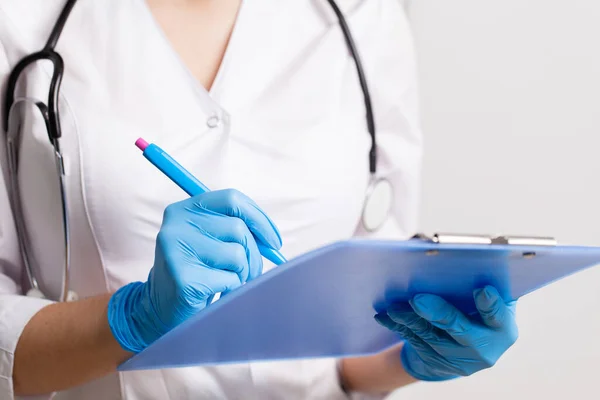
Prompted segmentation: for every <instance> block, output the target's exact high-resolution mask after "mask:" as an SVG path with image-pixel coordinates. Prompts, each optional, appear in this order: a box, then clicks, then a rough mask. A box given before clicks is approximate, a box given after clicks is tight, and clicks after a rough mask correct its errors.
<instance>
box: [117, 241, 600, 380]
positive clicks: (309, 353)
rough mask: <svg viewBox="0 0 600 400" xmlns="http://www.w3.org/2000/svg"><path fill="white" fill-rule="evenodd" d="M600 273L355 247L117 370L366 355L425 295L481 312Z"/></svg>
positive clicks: (332, 250)
mask: <svg viewBox="0 0 600 400" xmlns="http://www.w3.org/2000/svg"><path fill="white" fill-rule="evenodd" d="M597 264H600V248H596V247H577V246H558V245H556V244H555V243H554V242H553V241H552V240H551V239H526V238H505V237H501V238H491V237H485V236H468V237H467V236H459V235H453V236H452V235H451V236H442V235H435V236H433V237H431V238H428V237H425V236H418V237H416V238H414V239H412V240H407V241H401V242H393V241H371V240H365V241H363V240H350V241H344V242H339V243H334V244H331V245H329V246H326V247H323V248H321V249H318V250H315V251H312V252H310V253H307V254H305V255H302V256H300V257H298V258H296V259H293V260H291V261H290V262H288V263H287V264H284V265H282V266H280V267H277V268H276V269H273V270H271V271H269V272H268V273H266V274H264V275H263V276H261V277H260V278H258V279H256V280H254V281H252V282H250V283H248V284H246V285H244V286H243V287H242V288H240V289H238V290H236V291H235V292H233V293H231V294H229V295H228V296H226V297H224V298H222V299H220V300H218V301H217V302H215V303H213V304H212V305H210V306H209V307H207V308H206V309H204V310H203V311H202V312H200V313H199V314H197V315H196V316H195V317H193V318H191V319H190V320H188V321H187V322H186V323H184V324H182V325H180V326H179V327H177V328H176V329H174V330H172V331H171V332H169V333H168V334H166V335H164V336H163V337H162V338H160V339H159V340H158V341H156V342H155V343H153V344H152V345H151V346H149V347H148V348H147V349H145V350H144V351H143V352H141V353H139V354H137V355H135V356H133V357H132V358H131V359H129V360H128V361H126V362H125V363H123V364H122V365H121V366H120V367H119V370H121V371H128V370H142V369H163V368H173V367H187V366H199V365H216V364H230V363H246V362H260V361H274V360H290V359H306V358H322V357H345V356H356V355H368V354H372V353H376V352H379V351H382V350H385V349H386V348H388V347H391V346H394V345H396V344H398V343H399V342H400V341H401V339H400V338H399V337H398V336H396V335H395V334H393V333H391V332H390V331H388V330H387V329H385V328H383V327H381V326H380V325H378V324H377V323H376V322H375V320H374V319H373V316H374V315H375V313H376V312H377V310H379V309H381V308H382V307H383V306H385V305H386V304H388V303H391V302H394V301H406V300H408V299H409V298H410V297H412V296H413V295H414V294H417V293H433V294H438V295H440V296H443V297H445V298H446V299H447V300H449V301H451V302H452V303H454V304H455V305H456V306H457V307H459V308H460V309H461V310H462V311H464V312H466V313H469V314H471V313H473V312H475V306H474V303H473V299H472V291H473V289H474V288H476V287H481V286H483V285H486V284H491V285H494V286H495V287H497V288H498V290H499V291H500V293H501V295H502V296H503V297H504V299H505V300H516V299H518V298H520V297H522V296H524V295H526V294H528V293H530V292H533V291H535V290H536V289H539V288H541V287H543V286H546V285H548V284H550V283H552V282H555V281H557V280H559V279H562V278H564V277H567V276H569V275H572V274H574V273H576V272H579V271H582V270H584V269H587V268H590V267H592V266H594V265H597Z"/></svg>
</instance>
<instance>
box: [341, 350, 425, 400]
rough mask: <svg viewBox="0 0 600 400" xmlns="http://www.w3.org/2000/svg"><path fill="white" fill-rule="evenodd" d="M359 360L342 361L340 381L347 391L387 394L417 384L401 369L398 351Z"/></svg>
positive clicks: (348, 359) (347, 359) (389, 351)
mask: <svg viewBox="0 0 600 400" xmlns="http://www.w3.org/2000/svg"><path fill="white" fill-rule="evenodd" d="M401 348H402V346H399V347H395V348H392V349H390V350H388V351H386V352H383V353H380V354H377V355H374V356H368V357H359V358H346V359H344V360H342V365H341V379H342V382H343V384H344V386H345V387H346V389H347V390H348V391H352V392H361V393H373V394H379V393H384V394H385V393H389V392H392V391H394V390H396V389H399V388H401V387H403V386H407V385H409V384H411V383H415V382H417V380H416V379H414V378H413V377H411V376H410V375H409V374H408V373H407V372H406V371H405V370H404V367H402V362H401V361H400V349H401Z"/></svg>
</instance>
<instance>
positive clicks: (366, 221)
mask: <svg viewBox="0 0 600 400" xmlns="http://www.w3.org/2000/svg"><path fill="white" fill-rule="evenodd" d="M76 2H77V0H67V3H66V5H65V7H64V8H63V10H62V11H61V13H60V15H59V17H58V20H57V22H56V24H55V25H54V27H53V29H52V32H51V34H50V37H49V38H48V42H47V43H46V45H45V46H44V48H43V49H42V50H41V51H39V52H37V53H33V54H30V55H28V56H26V57H25V58H23V59H22V60H21V61H20V62H19V63H18V64H17V65H16V67H15V68H14V70H13V71H12V72H11V74H10V76H9V78H8V87H7V91H6V102H5V115H6V120H5V121H4V125H5V126H4V129H5V130H6V148H7V159H8V174H9V178H8V180H9V182H8V184H9V188H10V193H11V206H12V209H13V213H14V215H15V223H16V228H17V234H18V237H19V245H20V248H21V255H22V258H23V262H24V265H25V269H26V273H27V278H28V280H29V283H30V286H31V289H30V290H29V291H28V293H27V295H28V296H32V297H40V298H44V297H45V296H44V293H43V291H42V289H41V287H40V284H39V282H38V280H37V279H36V277H35V274H34V272H33V271H34V270H35V269H36V268H37V267H38V265H37V263H36V260H35V258H34V257H33V252H32V250H31V248H30V244H29V241H28V240H27V237H28V234H27V228H26V224H25V218H24V215H23V210H22V203H21V198H20V190H19V180H18V172H19V171H18V169H19V148H20V144H21V123H22V121H21V120H20V119H19V118H17V114H18V113H17V111H18V110H19V109H20V106H22V105H24V104H27V105H30V106H34V107H35V108H36V109H37V110H38V111H39V112H40V115H41V116H42V117H43V120H44V123H45V125H46V129H47V132H48V138H49V140H50V143H51V145H52V147H53V149H54V160H55V164H56V169H57V173H58V176H59V185H60V188H59V191H60V196H61V204H62V207H61V208H62V221H63V224H64V225H63V226H64V243H65V247H64V256H65V263H64V266H63V283H62V288H61V292H60V296H59V299H58V300H59V301H61V302H62V301H72V300H75V299H76V298H77V295H76V294H75V293H74V292H72V291H70V290H69V271H70V267H71V258H70V256H71V246H70V244H71V243H70V240H69V218H68V216H67V215H68V213H67V210H68V202H67V195H66V193H67V192H66V187H65V184H66V179H65V171H64V165H63V155H62V152H61V149H60V139H61V136H62V132H61V125H60V117H59V112H58V99H59V92H60V86H61V82H62V77H63V73H64V61H63V59H62V57H61V56H60V54H59V53H57V52H56V50H55V48H56V44H57V42H58V40H59V38H60V35H61V33H62V31H63V28H64V26H65V24H66V22H67V20H68V18H69V15H70V13H71V11H72V9H73V7H74V6H75V3H76ZM327 2H328V3H329V4H330V6H331V8H332V9H333V11H334V12H335V14H336V16H337V18H338V20H339V23H340V27H341V29H342V31H343V33H344V37H345V40H346V44H347V46H348V49H349V51H350V54H351V56H352V58H353V59H354V63H355V64H356V70H357V73H358V78H359V81H360V86H361V89H362V92H363V96H364V103H365V108H366V120H367V128H368V131H369V134H370V136H371V149H370V151H369V172H370V179H369V185H368V188H367V191H366V196H365V201H364V204H363V209H362V216H361V223H362V226H363V227H364V229H365V230H366V231H367V232H374V231H377V230H378V229H379V228H381V226H382V225H383V224H384V222H385V220H386V219H387V216H388V215H389V213H390V211H391V208H392V202H393V189H392V185H391V183H390V182H389V181H388V180H387V179H386V178H381V177H378V176H377V140H376V139H377V138H376V133H375V132H376V130H375V118H374V117H373V107H372V102H371V96H370V93H369V88H368V85H367V80H366V78H365V73H364V69H363V65H362V62H361V60H360V57H359V54H358V50H357V49H356V44H355V42H354V39H353V37H352V34H351V32H350V28H349V27H348V24H347V22H346V18H345V17H344V15H343V13H342V12H341V10H340V8H339V7H338V5H337V4H336V2H335V1H334V0H327ZM40 60H47V61H50V62H51V63H52V65H53V67H54V71H53V74H52V78H51V81H50V90H49V95H48V100H47V102H46V103H44V102H41V101H37V100H33V99H30V98H19V99H15V90H16V86H17V81H18V79H19V76H20V75H21V73H22V72H23V71H24V70H25V69H26V68H27V67H28V66H30V65H31V64H33V63H35V62H37V61H40Z"/></svg>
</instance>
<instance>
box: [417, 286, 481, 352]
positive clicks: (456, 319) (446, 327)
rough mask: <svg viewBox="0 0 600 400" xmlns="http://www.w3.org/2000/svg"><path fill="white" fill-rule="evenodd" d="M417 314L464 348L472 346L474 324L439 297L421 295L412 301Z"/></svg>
mask: <svg viewBox="0 0 600 400" xmlns="http://www.w3.org/2000/svg"><path fill="white" fill-rule="evenodd" d="M410 304H411V305H412V307H413V309H414V310H415V312H416V313H417V314H418V315H420V316H421V317H422V318H424V319H426V320H427V321H429V322H430V323H431V324H432V325H433V326H435V327H437V328H439V329H441V330H443V331H445V332H447V333H448V334H449V335H450V336H451V337H452V339H454V340H456V341H457V342H458V343H459V344H461V345H463V346H472V345H473V344H474V339H473V338H472V335H470V333H471V331H472V330H473V327H474V325H473V323H472V322H471V321H470V320H469V319H468V318H467V317H466V316H465V315H464V314H463V313H462V312H460V311H459V310H458V309H457V308H456V307H454V306H453V305H452V304H450V303H448V302H447V301H446V300H444V299H442V298H441V297H439V296H436V295H431V294H419V295H417V296H415V297H414V298H413V299H412V300H411V301H410Z"/></svg>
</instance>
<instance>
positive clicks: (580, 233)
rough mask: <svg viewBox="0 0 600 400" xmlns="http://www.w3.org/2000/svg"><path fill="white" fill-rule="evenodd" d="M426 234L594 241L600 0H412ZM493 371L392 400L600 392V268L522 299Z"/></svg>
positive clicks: (598, 190)
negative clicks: (515, 329)
mask: <svg viewBox="0 0 600 400" xmlns="http://www.w3.org/2000/svg"><path fill="white" fill-rule="evenodd" d="M409 11H410V18H411V21H412V23H413V29H414V33H415V40H416V45H417V51H418V57H419V64H420V71H421V72H420V73H421V96H422V102H421V103H422V115H423V129H424V134H425V145H426V149H425V154H426V157H425V166H424V167H425V169H424V184H423V201H422V204H423V208H422V213H421V221H422V227H421V229H422V230H424V231H426V232H428V233H431V232H434V231H458V232H467V233H478V232H484V233H513V234H532V235H552V236H556V237H557V238H558V239H559V240H560V241H561V242H563V243H576V244H585V245H600V177H598V175H599V174H598V173H599V172H600V1H597V0H568V1H567V0H563V1H559V0H412V1H411V2H410V3H409ZM518 318H519V324H520V339H519V341H518V343H517V345H515V347H513V348H512V349H511V350H510V351H509V352H508V353H507V354H506V355H505V357H504V358H503V359H501V361H500V362H499V363H498V364H497V365H496V366H495V367H494V368H493V369H491V370H488V371H484V372H482V373H479V374H477V375H475V376H473V377H470V378H466V379H461V380H458V381H453V382H451V383H443V384H418V385H416V386H413V387H411V388H408V389H404V390H401V391H400V392H399V393H398V394H396V395H394V396H393V398H394V399H398V400H400V399H419V400H429V399H431V400H434V399H435V400H440V399H461V400H470V399H472V400H506V399H544V400H551V399H552V400H553V399H557V400H558V399H561V400H563V399H565V398H567V399H569V398H570V399H578V400H579V399H586V400H587V399H595V400H597V399H600V267H597V268H594V269H591V270H588V271H586V272H583V273H580V274H578V275H575V276H572V277H570V278H568V279H566V280H564V281H561V282H559V283H555V284H553V285H551V286H549V287H547V288H545V289H543V290H541V291H539V292H536V293H534V294H532V295H529V296H528V297H526V298H524V299H522V301H521V302H520V303H519V307H518Z"/></svg>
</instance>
